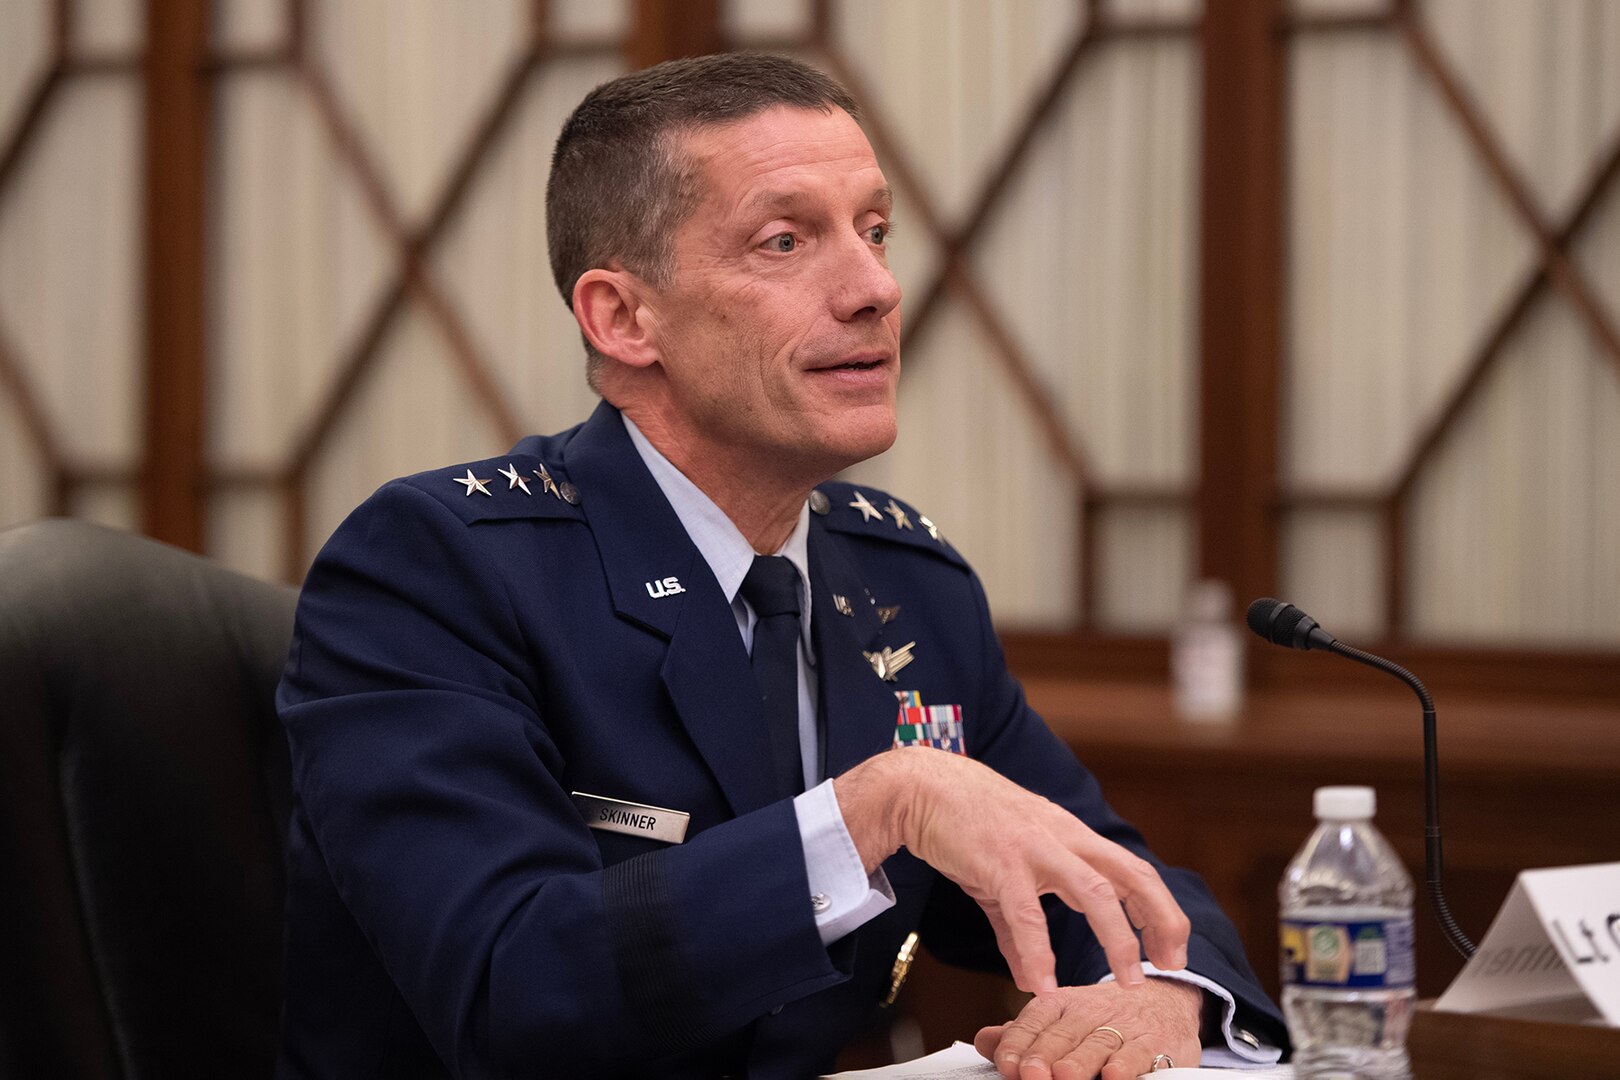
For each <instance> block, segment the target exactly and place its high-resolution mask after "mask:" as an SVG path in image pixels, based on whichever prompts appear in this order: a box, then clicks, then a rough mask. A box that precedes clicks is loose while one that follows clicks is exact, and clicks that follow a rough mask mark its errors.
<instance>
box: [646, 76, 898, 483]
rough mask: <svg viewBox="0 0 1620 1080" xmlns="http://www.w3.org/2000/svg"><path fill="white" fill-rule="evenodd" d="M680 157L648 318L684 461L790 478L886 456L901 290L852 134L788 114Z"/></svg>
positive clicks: (705, 134) (821, 120) (712, 134)
mask: <svg viewBox="0 0 1620 1080" xmlns="http://www.w3.org/2000/svg"><path fill="white" fill-rule="evenodd" d="M682 148H683V150H684V152H685V154H686V155H687V158H688V160H689V161H690V162H691V164H692V165H693V167H694V168H695V169H696V171H697V175H698V178H699V183H700V185H701V196H700V201H699V204H698V206H697V209H696V210H695V211H694V212H693V213H692V215H691V216H690V217H689V218H688V219H687V221H686V222H685V223H684V224H683V225H682V226H681V227H680V229H679V231H678V232H677V233H676V235H675V239H674V245H673V246H674V273H673V277H672V282H671V285H670V286H669V287H668V288H666V289H661V290H657V291H656V292H655V294H654V299H653V300H652V305H651V306H652V309H653V312H654V318H655V320H656V326H657V348H658V355H659V362H660V363H661V364H662V366H663V367H664V369H665V372H666V375H667V391H668V398H667V401H666V404H665V413H666V417H665V418H666V420H667V421H668V422H669V423H670V424H671V425H672V426H676V427H678V428H679V429H680V430H679V435H680V437H681V438H682V439H683V441H685V442H686V443H687V445H688V447H689V448H691V449H693V450H695V451H696V452H699V453H708V454H715V453H718V454H720V455H722V456H721V457H720V459H719V460H722V461H733V462H739V463H741V462H747V463H748V464H749V465H750V466H753V465H755V464H757V462H759V461H768V462H770V463H771V467H772V468H776V469H780V471H782V472H783V473H784V474H785V475H788V476H792V477H794V478H796V479H798V478H802V477H803V476H805V475H807V474H808V475H814V476H815V477H816V479H819V478H821V477H823V476H830V475H831V474H832V473H834V472H837V471H838V470H839V469H842V468H844V467H845V466H847V465H850V464H853V463H854V462H856V461H860V460H863V459H865V458H868V457H871V456H872V455H874V454H878V453H882V452H883V451H884V450H886V449H888V447H889V446H890V444H892V443H893V442H894V436H895V384H896V382H897V380H898V378H899V374H900V288H899V286H898V285H897V284H896V282H895V280H894V275H893V274H892V273H890V272H889V267H888V255H887V250H886V244H887V240H888V230H889V212H890V204H891V197H890V194H889V189H888V184H887V182H886V181H885V180H884V178H883V173H882V170H880V169H879V168H878V164H877V159H876V158H875V157H874V156H873V153H872V147H871V146H870V145H869V144H868V143H867V141H866V136H865V135H863V134H862V133H861V129H860V127H859V126H858V125H857V124H856V123H855V121H854V120H853V119H852V118H851V117H850V116H849V115H848V114H847V113H845V112H844V111H843V110H842V109H834V110H833V111H832V112H831V113H822V112H819V111H816V110H813V109H799V108H790V107H785V106H784V107H776V108H772V109H769V110H766V111H764V112H760V113H757V114H755V115H753V116H751V117H748V118H747V119H744V120H741V121H738V122H736V123H732V124H726V125H723V126H719V127H710V128H703V129H700V130H698V131H696V132H694V133H692V134H690V135H688V136H687V137H686V138H685V139H684V140H683V142H682ZM760 455H768V456H765V457H761V456H760ZM812 482H815V481H814V480H812Z"/></svg>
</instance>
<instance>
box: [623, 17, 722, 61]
mask: <svg viewBox="0 0 1620 1080" xmlns="http://www.w3.org/2000/svg"><path fill="white" fill-rule="evenodd" d="M725 47H726V41H725V37H724V35H722V33H721V31H720V0H636V4H635V13H634V17H633V21H632V25H631V30H630V38H629V40H628V41H626V42H625V46H624V59H625V63H626V64H628V65H629V66H630V68H631V69H632V70H634V69H636V68H645V67H652V66H653V65H654V64H660V63H663V62H664V61H665V60H679V59H680V58H681V57H683V56H704V55H706V54H708V53H714V52H720V51H721V50H723V49H724V48H725Z"/></svg>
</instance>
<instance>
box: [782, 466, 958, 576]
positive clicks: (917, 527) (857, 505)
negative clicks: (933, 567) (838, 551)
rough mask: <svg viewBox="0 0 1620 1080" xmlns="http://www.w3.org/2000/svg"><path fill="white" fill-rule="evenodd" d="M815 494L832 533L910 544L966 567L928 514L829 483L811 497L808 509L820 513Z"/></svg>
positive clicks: (868, 490) (869, 490)
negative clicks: (823, 507) (823, 501)
mask: <svg viewBox="0 0 1620 1080" xmlns="http://www.w3.org/2000/svg"><path fill="white" fill-rule="evenodd" d="M817 495H821V496H824V497H825V498H826V504H825V506H826V511H825V513H822V517H823V519H824V520H825V522H826V525H827V528H829V529H831V530H832V531H833V532H839V533H846V534H848V535H851V536H865V537H872V538H873V539H877V540H887V541H889V542H890V543H895V544H909V545H910V546H912V547H915V548H920V549H922V550H924V551H928V552H931V553H933V554H935V555H938V556H939V557H940V558H943V559H945V560H947V561H949V562H953V563H956V564H957V565H958V566H964V567H965V566H967V560H966V559H964V558H962V556H961V553H959V552H958V551H957V550H956V549H955V548H954V547H952V546H951V544H950V541H948V540H947V539H946V538H945V535H944V534H943V533H941V532H940V531H939V526H938V525H935V524H934V523H933V522H932V521H930V520H929V519H928V515H926V514H924V513H921V512H920V511H918V510H917V508H916V507H914V506H912V505H910V504H909V503H903V502H901V501H900V500H899V499H896V498H895V497H894V496H893V495H890V494H889V493H888V492H886V491H879V490H878V489H877V488H873V487H863V486H861V485H859V484H846V483H844V482H843V481H841V480H829V481H827V482H826V483H824V484H821V485H819V486H817V488H816V490H815V492H813V493H811V496H810V508H811V509H812V510H816V512H817V513H821V511H820V510H818V509H817V507H818V505H819V504H820V500H819V499H818V498H817Z"/></svg>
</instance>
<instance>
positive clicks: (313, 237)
mask: <svg viewBox="0 0 1620 1080" xmlns="http://www.w3.org/2000/svg"><path fill="white" fill-rule="evenodd" d="M215 110H216V114H215V124H216V128H217V130H218V133H219V134H218V136H217V137H216V140H215V146H216V147H217V150H216V153H215V158H214V176H215V185H214V189H215V191H216V192H217V195H216V199H215V203H214V207H213V211H214V216H213V222H214V237H215V239H214V243H213V245H212V255H213V267H214V272H213V274H212V275H211V281H212V284H213V291H212V294H211V296H210V304H209V311H210V322H209V326H210V330H211V335H210V337H211V340H210V346H211V349H210V356H211V360H212V364H213V369H212V371H211V373H210V374H211V377H212V385H211V387H210V395H211V403H210V409H211V413H212V416H211V418H210V419H211V422H210V424H209V428H208V435H209V443H210V455H211V457H212V458H213V460H214V461H215V462H216V463H217V465H218V466H220V467H222V468H257V469H264V470H273V469H275V468H276V467H277V465H278V464H279V463H280V462H282V461H285V460H286V459H287V458H288V457H289V456H290V454H291V453H292V451H293V444H294V442H295V441H296V440H297V438H298V437H299V434H300V432H301V430H302V428H303V426H304V425H305V424H307V422H308V418H309V417H310V415H312V414H313V413H314V412H315V411H316V410H317V409H318V408H319V406H320V403H321V401H322V399H323V397H324V396H325V395H326V394H327V393H328V392H329V389H330V385H331V383H332V380H333V378H334V377H335V376H334V368H335V367H336V366H337V364H338V362H339V359H340V358H341V357H342V355H343V353H344V350H345V349H346V348H348V347H349V346H350V345H351V343H352V342H354V341H355V340H357V339H358V338H359V337H360V336H361V335H362V334H363V333H364V331H365V327H366V322H367V319H368V318H369V317H370V314H371V312H372V310H373V309H374V308H375V307H376V305H377V304H378V303H379V299H380V297H381V296H382V294H383V292H384V290H385V289H386V288H387V287H388V284H389V281H390V278H391V272H392V270H393V267H394V253H393V251H392V250H391V249H390V247H389V244H388V240H387V237H386V236H385V235H384V234H383V233H382V230H380V229H379V228H378V227H377V225H376V223H375V222H374V221H373V220H372V218H371V215H370V210H369V209H368V207H367V205H366V200H365V195H364V193H363V192H362V190H361V188H360V183H359V181H358V180H357V179H356V177H355V175H354V173H353V171H352V170H350V169H347V168H345V167H344V164H343V162H342V161H341V160H340V158H339V157H338V153H337V150H336V148H335V147H334V146H333V143H332V140H331V138H330V137H329V135H328V133H327V131H326V130H325V129H324V128H323V127H322V125H321V121H320V117H319V116H318V115H317V114H316V112H315V110H314V109H313V108H312V107H311V106H310V104H309V98H308V93H307V91H306V90H305V89H304V88H303V87H302V86H301V85H300V83H299V82H298V81H297V80H296V79H295V78H294V77H292V76H291V75H290V74H288V73H287V72H285V71H281V70H266V71H243V72H240V73H231V74H229V75H228V76H225V77H223V78H221V79H219V80H218V81H217V83H216V90H215ZM226 550H228V549H222V553H223V552H224V551H226Z"/></svg>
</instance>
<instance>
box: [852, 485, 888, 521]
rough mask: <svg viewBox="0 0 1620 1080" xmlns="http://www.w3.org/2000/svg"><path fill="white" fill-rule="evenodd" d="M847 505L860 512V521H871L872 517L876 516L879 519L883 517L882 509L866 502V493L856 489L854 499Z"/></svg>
mask: <svg viewBox="0 0 1620 1080" xmlns="http://www.w3.org/2000/svg"><path fill="white" fill-rule="evenodd" d="M849 505H850V506H852V507H854V508H855V509H856V510H859V511H860V512H861V520H862V521H871V520H872V519H873V518H877V519H878V520H879V521H881V520H882V519H883V511H881V510H879V509H878V508H877V507H875V506H873V505H872V504H871V503H870V502H868V501H867V498H866V495H865V494H864V493H862V492H859V491H857V492H856V493H855V501H854V502H852V503H850V504H849Z"/></svg>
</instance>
